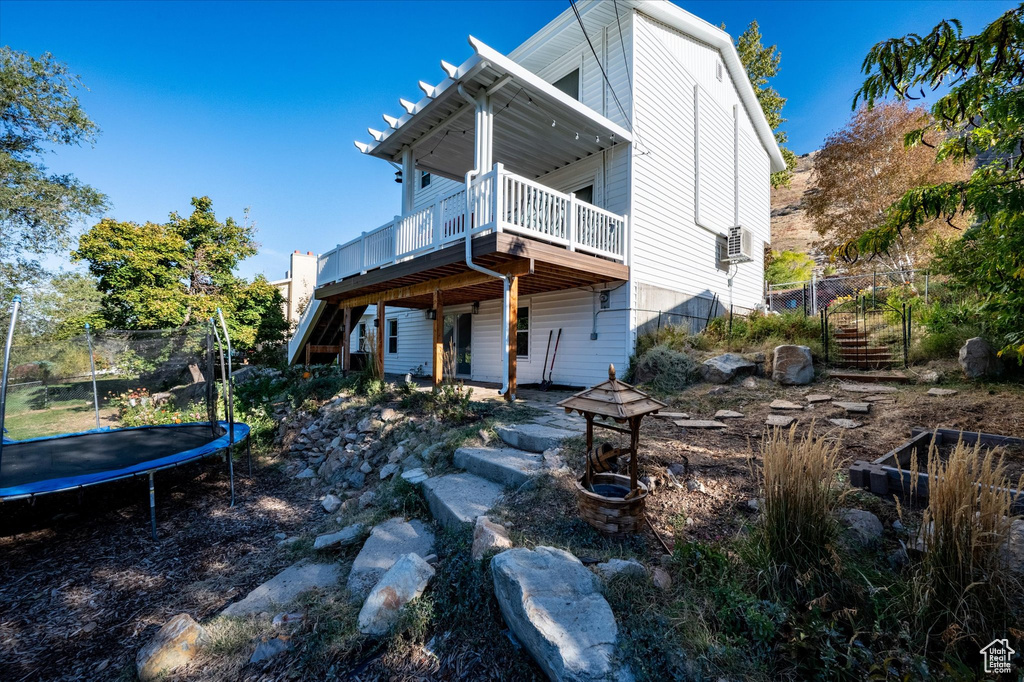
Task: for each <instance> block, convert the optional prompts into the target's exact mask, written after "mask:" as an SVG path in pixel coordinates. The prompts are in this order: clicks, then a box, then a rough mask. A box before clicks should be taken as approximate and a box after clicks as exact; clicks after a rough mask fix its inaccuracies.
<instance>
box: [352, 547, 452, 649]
mask: <svg viewBox="0 0 1024 682" xmlns="http://www.w3.org/2000/svg"><path fill="white" fill-rule="evenodd" d="M433 577H434V569H433V568H432V567H431V566H430V564H428V563H427V562H426V561H424V560H423V558H422V557H420V555H419V554H412V553H409V554H403V555H402V556H401V557H400V558H399V559H398V561H396V562H395V563H394V564H392V566H391V568H389V569H388V570H387V572H386V573H385V574H384V575H383V576H381V579H380V581H379V582H378V583H377V585H376V586H374V588H373V590H372V591H371V592H370V596H368V597H367V598H366V601H365V602H364V603H363V608H362V609H361V610H360V611H359V631H360V632H362V633H363V634H364V635H383V634H386V633H387V632H388V630H390V629H391V628H392V626H394V624H395V623H396V622H397V621H398V617H399V615H400V614H401V612H402V609H403V608H404V607H405V605H406V604H408V603H409V602H411V601H412V600H413V599H415V598H416V597H418V596H420V595H421V594H423V590H425V589H426V588H427V583H429V582H430V579H431V578H433Z"/></svg>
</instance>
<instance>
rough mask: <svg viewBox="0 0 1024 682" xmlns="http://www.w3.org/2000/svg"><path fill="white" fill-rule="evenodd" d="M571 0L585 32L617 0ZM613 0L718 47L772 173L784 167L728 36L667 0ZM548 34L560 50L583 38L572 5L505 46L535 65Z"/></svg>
mask: <svg viewBox="0 0 1024 682" xmlns="http://www.w3.org/2000/svg"><path fill="white" fill-rule="evenodd" d="M576 4H577V7H578V8H579V11H580V15H581V17H582V18H583V23H584V26H586V27H587V30H588V32H589V31H590V29H591V26H593V27H594V29H595V30H596V29H597V28H598V27H600V26H604V25H606V24H608V23H610V22H614V21H615V4H616V3H612V2H607V1H603V0H577V3H576ZM617 4H618V7H619V12H620V13H624V12H625V11H628V10H636V11H638V12H642V13H643V14H645V15H647V16H649V17H651V18H652V19H656V20H658V21H660V22H661V23H663V24H666V25H667V26H670V27H672V28H674V29H675V30H677V31H680V32H681V33H685V34H686V35H688V36H690V37H692V38H694V39H696V40H699V41H700V42H702V43H706V44H708V45H710V46H711V47H713V48H715V49H717V50H718V51H719V53H720V54H721V55H722V61H723V63H724V64H725V68H726V69H727V70H728V72H729V75H730V76H731V77H732V82H733V83H734V85H735V87H736V92H737V94H738V95H739V98H740V102H741V103H742V104H743V107H744V108H745V109H746V110H747V114H748V115H749V116H750V120H751V122H752V123H753V125H754V131H755V132H756V133H757V137H758V140H759V141H760V142H761V146H762V147H764V150H765V151H766V152H767V153H768V158H769V159H770V160H771V169H772V172H776V173H777V172H779V171H782V170H785V168H786V160H785V159H784V158H782V152H781V151H780V150H779V144H778V142H777V141H776V140H775V133H774V132H773V131H772V129H771V126H769V125H768V120H767V119H766V118H765V116H764V111H763V110H762V109H761V104H760V102H758V101H757V95H756V94H755V93H754V87H753V86H752V85H751V84H750V78H749V77H748V76H747V71H746V69H745V68H744V66H743V62H742V61H741V60H740V55H739V53H738V52H737V51H736V46H735V45H734V44H733V41H732V36H730V35H729V34H728V33H726V32H725V31H723V30H722V29H720V28H718V27H717V26H714V25H712V24H710V23H708V22H706V21H704V20H703V19H701V18H700V17H698V16H696V15H694V14H691V13H690V12H687V11H686V10H684V9H683V8H682V7H679V6H678V5H676V4H674V3H672V2H669V1H668V0H617ZM574 34H575V35H574ZM552 39H556V40H558V44H557V45H552V47H553V48H555V49H556V50H561V49H562V43H565V42H567V41H572V45H569V46H568V47H567V48H565V49H571V47H573V46H575V45H576V44H578V43H579V42H580V41H582V40H584V37H583V35H582V32H581V31H580V28H579V25H578V23H577V21H576V15H575V14H574V13H573V11H572V8H571V7H570V8H569V9H567V10H565V11H564V12H562V13H561V14H559V15H558V16H557V17H555V18H554V19H553V20H551V21H550V22H548V24H547V25H546V26H544V28H542V29H540V30H539V31H537V32H536V33H535V34H533V35H532V36H531V37H530V38H528V39H527V40H526V41H525V42H524V43H523V44H522V45H520V46H519V47H517V48H516V49H515V50H513V51H512V52H510V53H509V55H508V56H509V57H510V58H511V59H514V60H515V61H517V62H519V63H521V64H523V65H524V66H526V67H527V68H530V69H532V70H534V71H536V70H537V69H538V68H540V67H541V66H542V65H543V64H542V63H540V62H541V61H542V60H544V59H546V58H550V56H549V55H545V54H544V53H545V52H546V51H545V50H544V49H543V48H544V47H545V46H546V45H547V44H548V43H549V42H551V41H552Z"/></svg>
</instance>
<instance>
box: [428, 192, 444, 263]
mask: <svg viewBox="0 0 1024 682" xmlns="http://www.w3.org/2000/svg"><path fill="white" fill-rule="evenodd" d="M443 215H444V212H443V211H442V208H441V200H440V199H438V200H437V201H435V202H434V210H433V211H432V213H431V216H432V220H433V221H434V225H433V227H434V250H435V251H437V250H438V249H440V248H441V239H442V233H441V217H442V216H443Z"/></svg>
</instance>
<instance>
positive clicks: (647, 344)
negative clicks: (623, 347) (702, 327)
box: [636, 324, 712, 356]
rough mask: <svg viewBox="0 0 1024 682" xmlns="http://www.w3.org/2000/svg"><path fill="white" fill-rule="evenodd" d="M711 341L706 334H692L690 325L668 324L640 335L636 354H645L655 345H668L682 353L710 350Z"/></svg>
mask: <svg viewBox="0 0 1024 682" xmlns="http://www.w3.org/2000/svg"><path fill="white" fill-rule="evenodd" d="M711 341H712V340H711V339H710V338H708V337H707V336H705V335H704V334H691V333H690V327H689V325H675V324H673V325H666V326H664V327H662V328H661V329H658V330H657V331H653V332H648V333H646V334H643V335H641V336H639V337H638V338H637V340H636V354H637V355H638V356H641V355H644V354H645V353H646V352H647V351H649V350H651V349H652V348H654V347H655V346H667V347H668V348H671V349H672V350H675V351H679V352H680V353H687V352H689V351H691V350H710V349H711V346H712V343H711Z"/></svg>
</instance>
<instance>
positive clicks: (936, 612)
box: [911, 441, 1024, 645]
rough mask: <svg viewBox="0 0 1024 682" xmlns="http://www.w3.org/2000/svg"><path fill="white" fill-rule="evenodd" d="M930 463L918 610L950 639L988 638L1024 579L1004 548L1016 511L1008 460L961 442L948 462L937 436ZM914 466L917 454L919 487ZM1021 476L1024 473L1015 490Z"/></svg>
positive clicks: (952, 641) (917, 580) (928, 624)
mask: <svg viewBox="0 0 1024 682" xmlns="http://www.w3.org/2000/svg"><path fill="white" fill-rule="evenodd" d="M997 457H998V459H997ZM927 469H928V507H927V508H926V509H925V511H924V514H923V515H922V518H921V528H922V531H921V539H922V541H923V543H924V549H925V552H924V557H923V559H922V561H921V564H920V566H919V568H918V570H917V572H916V573H915V576H914V596H915V599H916V601H917V604H918V614H919V616H920V617H921V618H922V623H923V624H924V625H925V626H926V627H927V629H928V630H929V632H931V633H937V634H939V635H940V637H941V640H942V642H943V643H945V644H946V645H955V644H957V643H958V642H959V641H960V640H962V639H965V638H973V637H976V636H977V637H982V638H983V639H984V638H985V635H987V634H988V633H989V632H990V631H991V630H992V628H993V627H994V626H996V625H997V623H996V622H995V620H996V619H998V618H1000V617H1003V616H1005V612H1006V605H1007V604H1010V603H1014V601H1013V600H1014V599H1015V598H1016V599H1019V598H1020V587H1021V586H1020V584H1019V583H1017V581H1015V580H1014V579H1013V577H1012V575H1011V574H1010V571H1009V567H1008V565H1007V558H1006V555H1005V552H1004V545H1005V544H1006V542H1007V539H1008V537H1009V532H1010V525H1011V524H1012V523H1013V521H1014V518H1015V517H1014V516H1013V515H1012V514H1011V513H1010V512H1011V505H1012V504H1013V496H1012V495H1011V493H1010V484H1011V482H1010V480H1009V478H1008V477H1007V476H1006V465H1005V463H1004V462H1003V459H1002V455H1001V454H999V453H997V449H991V450H988V451H987V453H983V452H982V451H981V450H980V444H976V445H975V446H974V447H969V446H967V445H964V443H963V441H960V442H958V443H957V445H956V448H955V449H954V450H953V453H952V454H951V455H950V456H949V458H948V459H946V460H945V461H943V458H942V457H940V456H939V453H938V451H937V448H936V447H935V445H934V443H933V444H932V446H931V448H930V450H929V455H928V466H927ZM917 470H918V462H917V458H916V456H915V457H914V459H913V460H912V463H911V471H912V473H911V480H912V481H913V482H914V487H915V488H916V485H917V481H918V476H917ZM1022 483H1024V476H1022V477H1021V480H1020V481H1019V482H1018V483H1017V489H1020V487H1021V484H1022ZM986 641H987V640H986ZM981 644H985V642H984V641H982V642H981Z"/></svg>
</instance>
